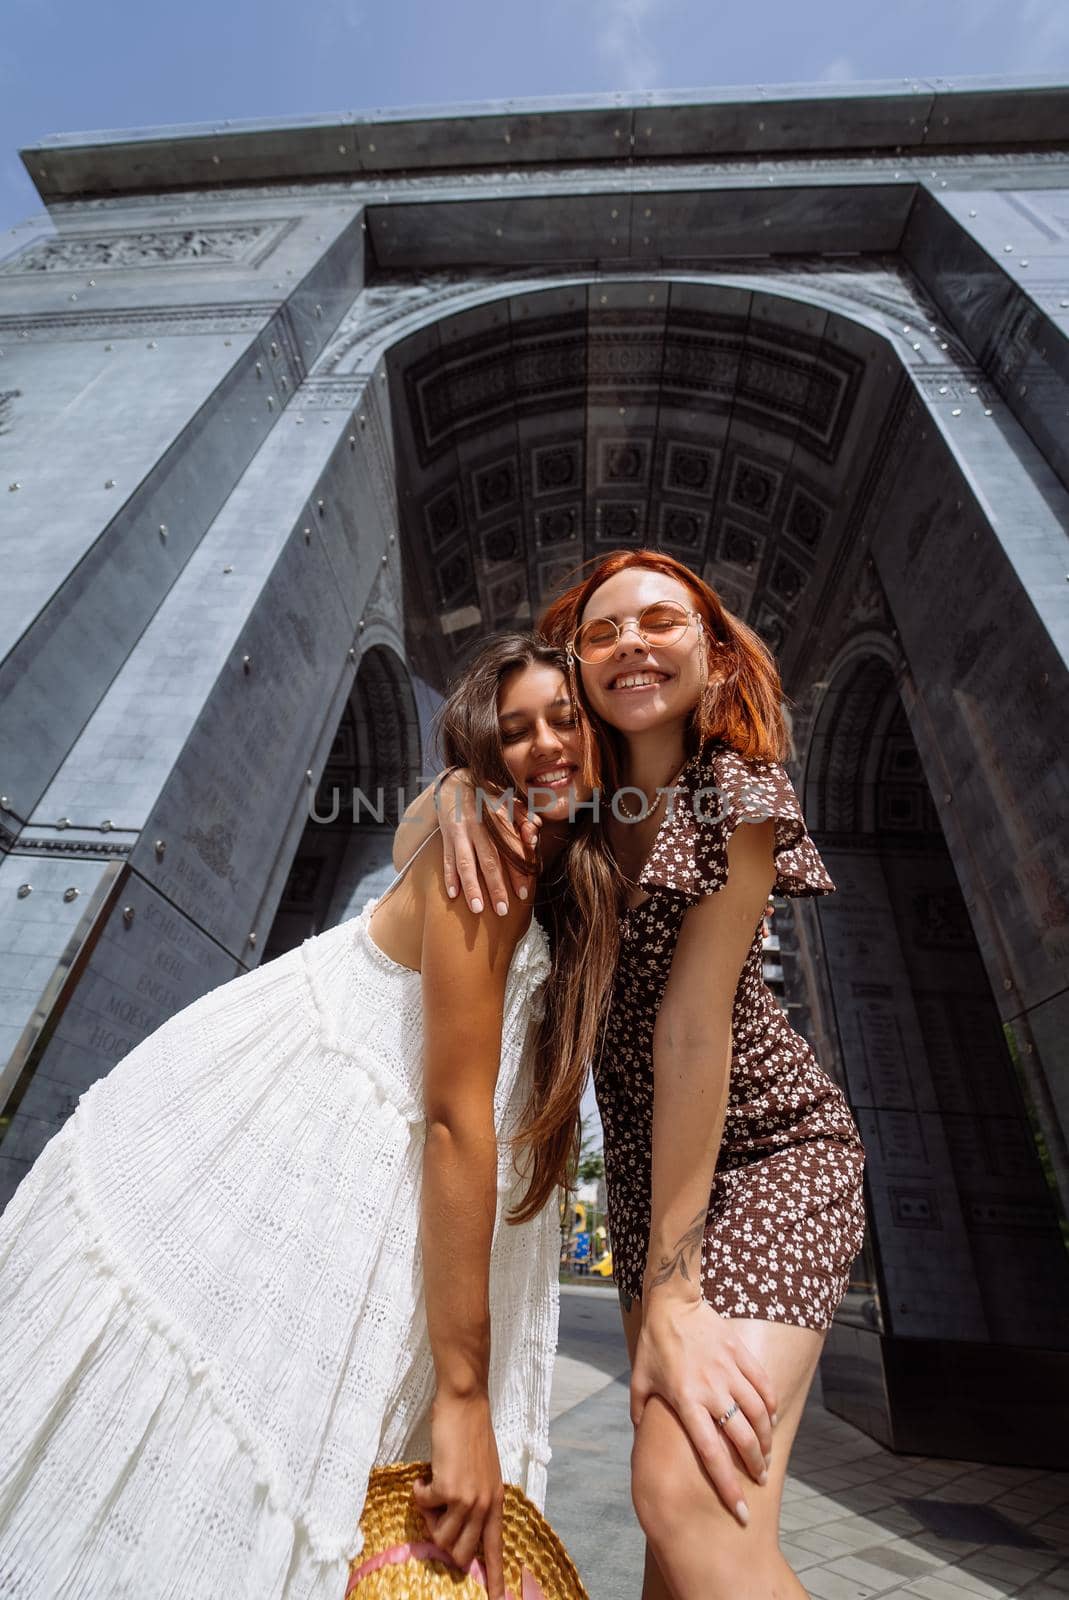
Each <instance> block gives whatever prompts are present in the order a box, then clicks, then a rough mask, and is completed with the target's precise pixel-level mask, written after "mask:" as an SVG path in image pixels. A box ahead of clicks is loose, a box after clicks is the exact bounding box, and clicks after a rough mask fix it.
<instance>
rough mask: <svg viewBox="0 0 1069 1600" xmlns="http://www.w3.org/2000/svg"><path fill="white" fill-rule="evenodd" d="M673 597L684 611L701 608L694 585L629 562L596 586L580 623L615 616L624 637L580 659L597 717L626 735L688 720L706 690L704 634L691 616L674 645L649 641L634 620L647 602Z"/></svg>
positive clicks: (588, 692)
mask: <svg viewBox="0 0 1069 1600" xmlns="http://www.w3.org/2000/svg"><path fill="white" fill-rule="evenodd" d="M662 600H671V601H674V602H675V603H676V604H677V605H681V606H682V607H683V608H684V610H686V611H695V610H696V609H697V606H696V603H695V599H694V596H693V595H692V594H691V592H690V590H689V589H687V588H686V587H685V586H684V585H683V584H682V583H679V582H678V581H677V580H676V579H675V578H669V577H668V576H667V575H666V574H665V573H662V572H654V571H652V570H650V569H649V568H646V567H627V568H625V569H624V571H622V572H617V573H616V574H615V575H614V576H613V577H611V578H607V579H606V580H605V582H604V583H603V584H601V586H600V587H599V588H597V589H595V590H594V593H593V594H592V595H591V597H590V599H589V600H588V601H587V603H586V605H585V606H584V608H583V612H582V615H581V617H580V619H579V620H580V623H584V622H590V621H592V620H593V619H595V618H598V617H611V618H612V620H613V621H614V622H616V623H617V624H618V625H619V627H620V629H621V630H622V631H621V634H620V638H619V640H618V642H617V644H616V647H615V649H614V650H613V651H612V653H611V655H609V656H608V657H607V658H606V659H605V660H604V661H599V662H597V663H595V664H594V665H589V664H587V663H586V662H579V663H577V666H578V670H579V671H580V672H581V673H582V675H583V688H584V689H585V690H586V694H587V698H588V700H589V703H590V708H591V710H592V711H593V712H594V714H595V716H598V717H600V718H601V719H602V721H604V722H607V723H608V724H609V726H610V727H612V728H618V729H619V730H620V732H621V733H623V734H625V735H626V734H637V733H643V732H646V731H647V730H649V729H651V728H659V727H663V726H664V725H665V724H667V723H670V722H674V721H678V722H680V723H682V722H684V721H685V720H686V719H687V718H688V717H689V716H690V714H691V712H692V711H693V710H694V707H695V706H696V705H697V703H698V698H699V696H700V694H701V689H702V659H703V656H702V652H703V651H704V650H705V648H706V644H705V634H704V632H703V631H702V630H701V629H700V628H699V626H698V623H697V621H696V620H694V619H693V618H692V619H691V620H690V622H689V624H688V626H687V630H686V632H685V633H684V634H683V636H682V638H680V639H678V640H676V641H675V642H674V643H672V644H647V643H646V642H645V641H644V640H643V639H642V638H640V636H639V632H638V629H637V627H636V625H635V624H636V621H637V618H638V616H639V614H640V613H641V612H642V611H643V610H645V608H646V607H647V606H651V605H655V604H656V603H657V602H658V601H662Z"/></svg>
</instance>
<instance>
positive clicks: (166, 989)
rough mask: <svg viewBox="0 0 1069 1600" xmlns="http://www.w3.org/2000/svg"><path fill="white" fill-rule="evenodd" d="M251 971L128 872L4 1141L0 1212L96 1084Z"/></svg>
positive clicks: (161, 896) (137, 877) (149, 887)
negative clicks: (176, 1018) (204, 998)
mask: <svg viewBox="0 0 1069 1600" xmlns="http://www.w3.org/2000/svg"><path fill="white" fill-rule="evenodd" d="M126 907H130V908H131V909H132V912H133V916H132V918H130V919H129V920H127V919H126V918H125V917H124V914H123V913H124V910H125V908H126ZM244 970H246V969H245V967H244V966H243V965H242V964H241V963H240V962H238V961H237V960H236V959H235V957H234V956H233V955H231V954H230V953H228V952H227V951H226V950H224V949H222V948H221V946H220V945H218V944H217V943H216V942H215V941H214V940H213V939H211V938H209V937H208V935H207V934H205V933H204V931H203V930H202V929H201V928H199V927H197V925H196V923H195V922H194V921H193V920H192V919H191V918H190V917H188V916H186V915H185V914H183V912H181V911H180V910H178V909H177V908H176V907H175V906H174V905H173V904H171V903H170V902H169V901H168V900H167V899H166V898H165V897H164V896H163V895H161V894H160V893H159V892H158V891H157V890H155V889H154V888H153V887H152V885H150V884H147V883H146V882H145V881H144V879H143V878H142V877H141V876H140V875H139V874H138V873H137V872H131V873H129V874H128V876H127V878H126V881H125V883H124V885H123V888H122V892H121V894H120V895H119V896H118V898H117V899H116V901H115V903H114V905H113V907H112V909H111V911H110V913H109V914H108V916H107V920H106V921H105V923H104V925H103V927H102V929H101V932H100V936H99V938H98V939H97V941H96V942H95V944H94V946H93V949H92V953H91V954H90V956H89V959H88V961H87V963H86V965H85V968H84V971H83V972H82V973H81V975H80V977H79V979H78V984H77V988H76V989H75V990H74V992H73V994H72V996H71V998H70V1000H69V1001H68V1003H67V1006H66V1008H65V1010H64V1011H63V1014H62V1015H61V1017H60V1018H59V1021H58V1023H57V1025H56V1028H55V1031H54V1033H53V1034H52V1036H51V1037H50V1039H49V1041H48V1043H47V1045H46V1046H45V1048H44V1051H43V1054H42V1056H41V1059H40V1061H39V1063H38V1065H37V1067H36V1070H35V1071H34V1074H33V1077H32V1078H31V1079H30V1081H29V1084H28V1086H27V1088H26V1091H25V1093H24V1094H23V1096H22V1099H21V1101H20V1102H19V1104H18V1106H17V1109H16V1110H15V1113H14V1116H13V1117H12V1121H11V1124H10V1127H9V1129H8V1131H7V1133H6V1134H5V1136H4V1140H3V1145H2V1147H0V1148H2V1157H3V1159H2V1162H0V1207H2V1206H4V1205H6V1204H7V1201H8V1200H9V1199H10V1197H11V1195H12V1193H13V1192H14V1189H15V1187H16V1185H17V1184H18V1182H19V1180H20V1178H21V1176H22V1174H23V1171H24V1170H25V1169H26V1166H27V1165H28V1164H29V1163H30V1162H32V1161H34V1160H35V1159H36V1158H37V1156H38V1155H39V1154H40V1152H41V1150H42V1149H43V1148H44V1146H45V1144H46V1143H47V1142H48V1140H49V1139H50V1138H51V1137H52V1136H53V1134H55V1133H58V1131H59V1129H60V1128H61V1127H62V1126H63V1124H64V1122H65V1121H66V1120H67V1118H68V1117H69V1116H70V1114H71V1112H72V1111H73V1110H74V1108H75V1106H76V1105H77V1103H78V1099H79V1097H80V1096H81V1095H82V1094H83V1093H84V1092H85V1090H86V1089H88V1088H89V1087H90V1085H91V1084H93V1083H95V1082H96V1080H97V1079H98V1078H102V1077H103V1076H104V1075H105V1073H107V1072H110V1070H111V1068H112V1067H114V1066H115V1065H116V1064H117V1063H118V1062H119V1061H120V1060H122V1058H123V1057H124V1056H126V1055H128V1054H129V1053H130V1051H131V1050H133V1049H134V1048H135V1047H136V1046H137V1045H138V1044H140V1043H141V1041H142V1040H143V1039H146V1038H148V1036H149V1035H150V1034H151V1033H154V1032H155V1031H156V1029H157V1028H158V1027H160V1025H161V1024H162V1023H164V1022H165V1021H166V1020H167V1019H168V1018H169V1017H171V1016H173V1015H174V1014H175V1013H176V1012H178V1011H181V1010H183V1009H184V1007H186V1006H187V1005H189V1004H191V1003H192V1001H194V1000H196V999H198V998H199V997H200V996H201V995H203V994H206V993H207V992H208V991H209V990H210V989H214V988H216V987H217V985H219V984H221V983H226V982H228V981H229V979H231V978H233V977H236V976H237V975H238V974H239V973H241V972H242V971H244ZM9 1109H10V1107H9Z"/></svg>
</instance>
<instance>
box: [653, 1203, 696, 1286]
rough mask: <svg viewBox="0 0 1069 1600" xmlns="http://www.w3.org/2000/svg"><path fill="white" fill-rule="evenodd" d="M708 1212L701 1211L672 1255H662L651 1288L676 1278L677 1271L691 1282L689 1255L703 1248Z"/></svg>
mask: <svg viewBox="0 0 1069 1600" xmlns="http://www.w3.org/2000/svg"><path fill="white" fill-rule="evenodd" d="M706 1214H707V1213H706V1211H705V1210H704V1209H703V1210H701V1211H699V1212H698V1215H697V1216H696V1217H695V1218H694V1221H693V1222H692V1223H691V1224H690V1226H689V1227H688V1228H687V1230H686V1232H685V1233H683V1234H681V1236H680V1237H679V1239H677V1241H676V1247H675V1250H674V1251H673V1253H672V1254H671V1255H670V1256H662V1257H661V1262H660V1265H659V1266H658V1267H657V1268H656V1270H655V1271H654V1272H653V1274H652V1276H651V1277H650V1288H651V1289H656V1288H658V1287H659V1286H660V1285H661V1284H662V1283H667V1282H668V1280H669V1278H674V1277H675V1275H676V1273H677V1272H678V1273H679V1276H680V1277H681V1278H685V1279H686V1280H687V1282H688V1283H689V1282H690V1278H691V1271H692V1270H693V1269H692V1268H691V1267H689V1266H688V1262H687V1257H688V1256H689V1255H690V1254H691V1253H692V1252H693V1251H694V1250H696V1249H700V1248H701V1242H702V1239H703V1237H704V1235H705V1220H706Z"/></svg>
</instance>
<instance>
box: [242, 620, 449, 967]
mask: <svg viewBox="0 0 1069 1600" xmlns="http://www.w3.org/2000/svg"><path fill="white" fill-rule="evenodd" d="M419 774H420V738H419V717H418V713H417V710H416V702H415V697H414V695H413V693H412V686H411V683H410V681H409V677H408V673H407V671H406V669H405V666H404V664H403V662H402V661H401V660H400V658H399V656H398V655H397V654H396V653H395V652H394V651H393V650H391V649H390V648H389V647H388V646H386V645H382V644H376V645H372V646H371V647H370V648H369V649H367V650H366V651H365V652H364V654H363V656H362V657H361V659H360V663H359V666H358V668H357V673H356V678H355V680H354V683H353V688H352V691H351V693H350V694H349V697H348V699H347V700H346V702H345V705H344V707H343V710H342V714H341V716H340V718H339V720H338V725H337V728H336V730H335V733H334V738H333V740H332V743H331V747H330V753H329V755H328V757H327V760H326V763H325V765H324V767H323V771H322V774H321V776H320V780H319V783H318V785H317V787H316V789H315V791H314V794H313V793H312V792H311V791H310V792H309V804H308V815H307V819H306V821H305V824H304V828H303V831H302V833H301V837H300V842H299V843H298V845H297V849H296V851H295V853H294V856H293V860H292V862H291V864H290V869H289V872H288V874H287V876H286V882H285V885H284V887H283V890H282V897H281V899H280V901H279V906H278V910H277V911H276V913H275V918H274V921H273V923H272V925H271V931H270V934H269V935H268V940H267V947H266V949H265V951H264V956H263V959H264V960H265V961H266V960H270V959H271V957H272V956H276V955H281V953H282V952H283V951H284V950H289V949H292V948H293V946H294V945H297V944H300V943H301V941H302V940H304V939H307V938H310V937H311V936H312V935H313V934H315V933H319V932H320V931H321V930H322V929H324V928H329V927H333V926H334V925H335V924H336V923H338V922H341V921H343V920H344V918H345V917H347V916H350V915H352V914H353V913H354V911H355V910H356V909H357V907H358V906H359V905H360V904H361V903H362V902H363V900H365V899H366V898H367V897H368V896H369V895H373V894H376V893H378V892H379V890H380V888H381V887H383V885H384V883H385V882H386V881H388V878H389V871H390V866H389V863H390V847H391V844H392V840H393V832H394V829H395V828H396V826H397V821H398V818H399V816H400V814H401V812H402V811H403V810H404V807H405V805H406V804H407V802H408V800H410V799H411V798H412V796H413V794H414V792H415V790H416V787H417V785H418V779H419Z"/></svg>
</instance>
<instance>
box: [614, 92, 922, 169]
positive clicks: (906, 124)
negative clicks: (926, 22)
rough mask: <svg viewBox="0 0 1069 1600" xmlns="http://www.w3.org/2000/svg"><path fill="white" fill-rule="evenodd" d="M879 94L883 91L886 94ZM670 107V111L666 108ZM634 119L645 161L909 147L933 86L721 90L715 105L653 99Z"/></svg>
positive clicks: (918, 132) (673, 98)
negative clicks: (723, 154) (714, 153)
mask: <svg viewBox="0 0 1069 1600" xmlns="http://www.w3.org/2000/svg"><path fill="white" fill-rule="evenodd" d="M880 90H883V92H882V93H881V92H880ZM666 100H667V101H668V103H667V104H665V103H664V102H665V101H666ZM656 101H659V102H660V103H659V104H658V103H654V104H653V105H650V106H645V107H640V108H639V110H638V111H637V113H636V116H635V154H636V155H637V156H638V157H640V158H646V159H652V158H664V157H670V156H684V155H694V154H696V153H697V152H699V151H713V150H715V151H717V152H726V151H732V152H740V153H746V154H758V153H759V152H761V151H770V150H777V151H784V152H786V151H789V150H857V149H866V150H867V149H885V148H887V147H888V146H895V145H902V146H903V147H905V146H907V145H910V144H914V143H917V142H919V141H920V139H921V138H922V137H923V130H924V128H925V125H926V123H927V121H928V113H929V110H930V107H931V104H932V92H931V86H930V85H929V84H927V83H914V84H913V85H911V86H910V88H909V89H903V87H902V85H901V83H894V84H892V83H888V84H886V85H879V86H877V85H875V84H872V85H868V84H866V85H865V92H864V93H861V94H859V93H858V92H857V91H856V89H852V88H851V89H833V88H831V87H830V86H829V88H828V89H827V90H825V91H823V92H821V93H819V94H815V93H814V92H813V89H812V87H811V86H809V85H798V86H797V87H796V88H787V87H785V86H782V85H777V86H776V87H775V88H774V89H772V90H771V91H769V92H768V93H767V94H766V93H764V92H762V94H761V96H760V98H759V99H756V100H755V99H754V98H753V91H752V90H751V89H748V88H746V89H744V88H740V89H737V90H734V91H732V90H727V89H722V90H720V91H719V92H718V96H717V100H716V101H715V102H714V103H712V104H710V103H708V102H706V103H702V102H700V101H693V100H689V99H688V100H686V101H682V100H681V98H677V97H676V96H667V95H665V96H662V95H658V96H656V97H655V102H656Z"/></svg>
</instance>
